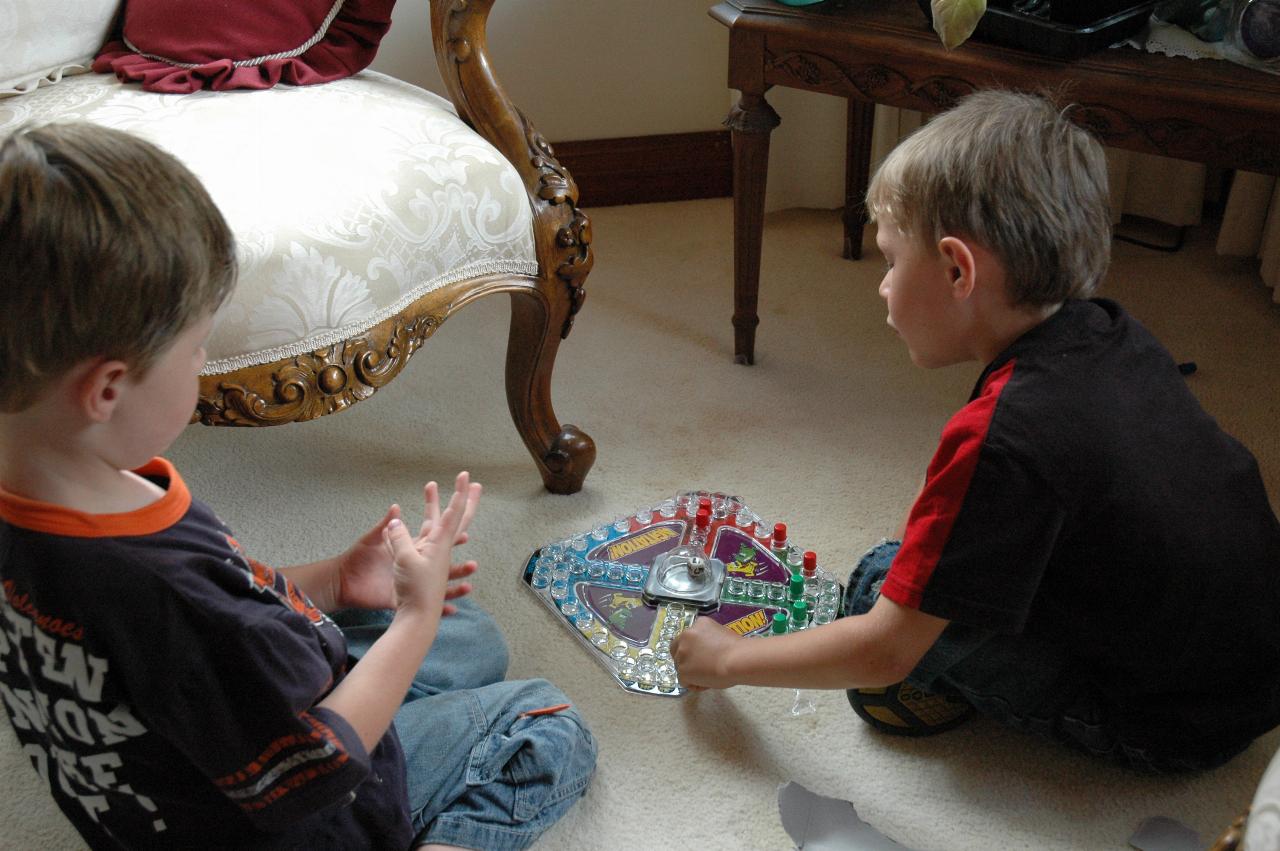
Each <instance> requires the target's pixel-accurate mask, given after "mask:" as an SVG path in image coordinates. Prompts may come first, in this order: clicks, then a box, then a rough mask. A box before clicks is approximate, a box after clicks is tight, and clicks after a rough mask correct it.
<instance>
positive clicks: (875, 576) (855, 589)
mask: <svg viewBox="0 0 1280 851" xmlns="http://www.w3.org/2000/svg"><path fill="white" fill-rule="evenodd" d="M901 546H902V543H901V542H900V541H891V540H889V539H887V538H886V539H884V540H882V541H880V542H879V543H878V544H876V545H875V546H874V547H872V548H871V549H869V550H867V551H866V553H864V554H863V556H862V558H860V559H859V560H858V566H857V567H855V568H854V569H853V572H852V573H850V574H849V581H848V583H847V584H846V585H845V588H844V601H843V606H842V607H841V611H842V612H843V614H845V615H861V614H865V613H866V612H869V611H871V607H872V606H873V605H875V602H876V598H877V597H879V596H880V586H881V585H883V584H884V578H885V577H886V576H887V575H888V574H889V567H890V565H892V564H893V558H894V556H896V555H897V554H898V549H899V548H900V547H901Z"/></svg>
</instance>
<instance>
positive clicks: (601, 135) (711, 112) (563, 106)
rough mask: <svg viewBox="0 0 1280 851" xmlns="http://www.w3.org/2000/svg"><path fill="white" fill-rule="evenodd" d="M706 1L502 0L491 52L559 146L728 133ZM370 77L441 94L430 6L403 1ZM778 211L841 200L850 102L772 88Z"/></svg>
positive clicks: (726, 94) (721, 50)
mask: <svg viewBox="0 0 1280 851" xmlns="http://www.w3.org/2000/svg"><path fill="white" fill-rule="evenodd" d="M711 5H712V4H711V3H709V2H707V0H498V2H496V3H495V4H494V8H493V11H492V13H491V14H490V18H489V49H490V55H491V57H492V60H493V64H494V68H495V70H496V71H497V73H498V78H499V79H500V80H501V81H502V83H503V85H504V86H505V87H506V89H507V93H508V94H509V95H510V96H511V99H512V100H513V101H514V102H515V103H516V104H517V105H518V106H519V107H520V108H521V109H522V110H524V112H525V114H526V115H528V116H529V117H530V118H531V119H533V121H534V123H535V124H536V125H537V127H538V129H539V130H540V131H542V134H543V135H544V136H546V138H547V139H549V140H550V141H551V142H552V143H553V144H554V143H555V142H568V141H581V140H586V139H611V138H616V137H625V136H646V135H651V134H662V133H687V132H696V131H702V130H717V129H720V128H721V122H722V121H723V120H724V117H725V115H726V114H727V112H728V110H729V107H730V105H731V104H732V103H733V100H734V97H735V96H734V93H732V92H731V91H730V90H729V89H727V88H726V86H725V79H726V74H727V65H728V42H729V39H728V31H727V30H726V29H725V28H724V27H723V26H721V25H720V24H718V23H716V22H715V21H713V20H712V19H711V18H710V17H708V15H707V9H709V8H710V6H711ZM373 67H374V68H375V69H376V70H379V71H382V72H384V73H387V74H391V75H392V76H395V77H399V78H401V79H403V80H407V81H409V82H411V83H416V84H418V85H421V86H425V87H426V88H429V89H431V90H433V91H437V92H441V93H443V86H442V84H441V81H440V74H439V71H438V70H437V69H436V65H435V59H434V56H433V55H432V52H431V33H430V17H429V15H428V6H427V3H426V2H425V0H400V2H399V3H398V4H397V5H396V9H395V14H394V16H393V24H392V27H391V31H390V32H389V33H388V34H387V37H386V38H385V39H384V40H383V42H382V46H381V48H380V50H379V52H378V58H377V61H375V62H374V65H373ZM768 99H769V102H770V103H771V104H772V105H773V107H774V109H775V110H777V112H778V114H779V115H780V116H781V117H782V125H781V126H780V127H778V129H777V130H775V131H774V132H773V136H772V140H771V148H770V168H769V195H768V206H769V208H770V209H778V208H781V207H797V206H807V207H838V206H840V205H841V204H842V203H843V201H844V190H843V186H844V101H843V100H841V99H839V98H832V97H827V96H823V95H815V94H812V93H808V92H800V91H795V90H790V89H775V90H773V91H772V92H770V93H769V95H768Z"/></svg>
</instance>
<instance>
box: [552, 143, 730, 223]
mask: <svg viewBox="0 0 1280 851" xmlns="http://www.w3.org/2000/svg"><path fill="white" fill-rule="evenodd" d="M552 147H553V148H554V149H555V152H556V159H558V160H559V161H560V164H561V165H563V166H565V168H567V169H569V173H570V174H572V175H573V179H574V180H575V181H576V182H577V184H578V193H579V198H578V203H579V204H580V205H581V206H583V207H588V208H589V207H611V206H615V205H618V204H643V203H648V202H651V201H687V200H689V199H692V198H721V197H726V196H730V195H732V194H733V146H732V144H731V143H730V140H729V131H728V130H710V131H706V132H701V133H669V134H664V135H657V136H632V137H630V138H624V139H589V140H587V141H582V142H558V143H555V144H554V145H553V146H552Z"/></svg>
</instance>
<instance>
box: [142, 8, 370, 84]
mask: <svg viewBox="0 0 1280 851" xmlns="http://www.w3.org/2000/svg"><path fill="white" fill-rule="evenodd" d="M345 2H346V0H335V2H334V4H333V7H332V8H331V9H329V14H328V15H326V16H325V19H324V21H322V22H321V24H320V29H318V30H316V32H315V34H314V35H312V36H311V38H309V39H307V40H306V41H304V42H303V43H302V44H301V46H299V47H296V48H294V49H293V50H284V51H281V52H280V53H271V54H268V55H267V56H258V57H255V58H253V59H233V60H232V61H231V66H232V67H233V68H249V67H252V66H254V65H261V64H262V63H264V62H271V61H273V60H276V59H292V58H293V57H295V56H301V55H302V54H304V53H306V52H307V51H308V50H310V49H311V48H313V47H315V46H316V45H317V44H319V43H320V40H321V39H322V38H324V36H325V33H327V32H328V31H329V25H330V24H332V23H333V19H334V18H336V17H338V12H339V10H341V9H342V4H343V3H345ZM121 38H122V40H123V41H124V44H125V47H127V48H129V49H130V50H132V51H133V52H134V53H136V54H138V55H139V56H141V57H143V58H145V59H150V60H152V61H155V62H163V63H165V64H166V65H172V66H174V67H175V68H203V67H204V66H205V65H211V64H213V63H210V62H179V61H178V60H176V59H169V58H168V57H166V56H157V55H156V54H154V53H143V52H142V51H141V50H139V49H138V48H137V47H136V46H135V45H134V43H133V42H131V41H129V36H127V35H122V36H121Z"/></svg>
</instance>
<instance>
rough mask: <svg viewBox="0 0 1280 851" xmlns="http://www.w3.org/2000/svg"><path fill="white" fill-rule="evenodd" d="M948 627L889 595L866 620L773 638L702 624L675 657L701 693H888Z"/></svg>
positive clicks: (684, 638)
mask: <svg viewBox="0 0 1280 851" xmlns="http://www.w3.org/2000/svg"><path fill="white" fill-rule="evenodd" d="M948 623H949V621H946V620H943V619H942V618H937V617H934V616H933V615H926V614H924V613H923V612H920V611H917V610H915V609H910V608H907V607H906V606H900V605H898V604H897V603H895V602H893V601H892V600H890V599H888V598H887V597H883V596H882V597H880V598H879V599H878V600H877V601H876V603H875V605H874V606H872V608H871V611H869V612H867V613H866V614H864V615H854V616H852V617H847V618H841V619H840V620H837V621H834V622H833V623H829V624H826V625H824V626H820V627H813V628H811V629H807V630H805V631H803V632H794V633H790V634H788V635H776V636H769V637H767V638H743V637H741V636H739V635H737V634H736V633H734V632H733V631H731V630H729V629H726V628H725V627H723V626H720V625H719V624H717V623H715V622H714V621H712V620H711V619H710V618H699V619H698V620H697V621H695V622H694V624H693V626H691V627H690V628H689V629H687V630H685V631H684V632H683V633H682V634H680V635H679V636H677V637H676V640H675V641H674V642H673V643H672V648H671V650H672V655H673V656H674V658H675V661H676V670H677V671H678V672H679V675H680V682H681V684H683V685H685V686H692V687H695V688H728V687H729V686H734V685H755V686H780V687H785V688H832V689H834V688H866V687H874V686H887V685H892V684H894V683H897V682H900V681H902V680H903V679H904V678H905V677H906V676H907V674H909V673H910V672H911V670H912V669H913V668H914V667H915V666H916V663H918V662H919V661H920V658H921V657H922V656H924V654H925V652H926V651H927V650H928V649H929V648H930V647H932V646H933V643H934V642H935V641H937V639H938V636H939V635H941V634H942V630H943V629H945V628H946V626H947V624H948Z"/></svg>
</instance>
